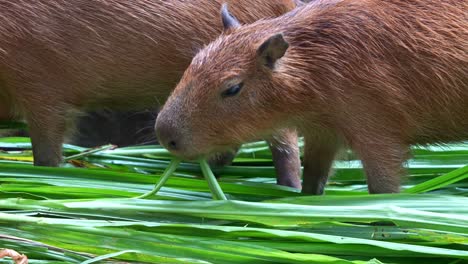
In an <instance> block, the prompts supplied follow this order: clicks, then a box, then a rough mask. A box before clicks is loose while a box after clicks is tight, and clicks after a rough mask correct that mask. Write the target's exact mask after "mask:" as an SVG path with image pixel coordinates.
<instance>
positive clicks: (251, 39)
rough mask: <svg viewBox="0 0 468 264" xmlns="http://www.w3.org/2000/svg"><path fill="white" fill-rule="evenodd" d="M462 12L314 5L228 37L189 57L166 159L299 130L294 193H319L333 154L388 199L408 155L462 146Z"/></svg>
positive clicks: (173, 102) (175, 97)
mask: <svg viewBox="0 0 468 264" xmlns="http://www.w3.org/2000/svg"><path fill="white" fill-rule="evenodd" d="M467 11H468V1H466V0H385V1H384V0H322V1H314V2H312V3H310V4H308V5H304V6H303V7H301V8H297V9H295V10H294V11H292V12H289V13H287V14H285V15H283V16H280V17H278V18H273V19H268V20H262V21H258V22H255V23H253V24H251V25H245V26H233V27H231V29H230V31H231V32H230V33H229V34H224V35H222V36H220V37H219V38H218V39H217V40H216V41H214V42H212V43H211V44H209V45H208V46H207V47H206V48H204V49H203V50H202V51H200V52H199V53H198V54H197V55H196V56H195V57H194V59H193V61H192V63H191V65H190V66H189V68H188V69H187V70H186V72H185V74H184V76H183V77H182V79H181V81H180V83H179V84H178V86H177V88H176V89H175V90H174V92H173V94H172V95H171V97H170V98H169V100H168V101H167V103H166V105H165V107H164V108H163V110H162V111H161V112H160V113H159V117H158V120H157V124H156V130H158V129H165V130H169V129H168V128H167V127H170V128H171V129H176V128H177V129H178V128H179V127H183V128H184V129H183V130H179V131H185V133H184V134H177V137H176V139H177V141H178V144H179V145H180V146H181V147H180V148H179V149H178V150H177V151H174V152H175V153H177V154H179V155H181V156H189V157H196V156H203V155H206V154H208V153H210V152H211V151H214V150H218V149H222V148H223V147H225V146H227V145H231V144H236V143H237V142H242V141H245V140H249V139H250V138H251V137H252V136H261V135H267V134H268V133H270V132H271V131H273V130H275V129H278V128H280V127H297V128H298V129H299V130H300V132H302V133H303V135H304V137H305V149H304V176H303V192H307V193H314V194H321V193H323V189H324V186H325V184H326V181H327V178H328V174H329V171H330V167H331V164H332V161H333V159H334V157H335V155H336V153H337V151H338V150H339V149H340V148H342V147H343V146H349V147H351V148H352V149H353V150H354V151H355V152H356V153H357V154H358V155H359V157H360V159H361V160H362V163H363V167H364V170H365V172H366V175H367V181H368V186H369V191H370V192H371V193H391V192H398V191H399V178H400V177H399V176H401V174H402V173H403V170H402V162H404V161H405V159H406V158H407V155H408V152H409V145H411V144H427V143H444V142H451V141H459V140H463V139H467V138H468V111H467V109H468V79H467V78H468V13H467ZM223 15H224V16H225V14H223ZM233 24H235V23H233ZM239 87H240V88H239ZM175 112H177V113H179V114H178V116H177V117H176V115H175ZM183 113H192V114H191V115H190V116H187V115H184V114H183ZM169 116H170V117H171V118H172V120H173V121H172V123H169V122H167V121H168V118H167V117H169ZM201 120H207V121H206V122H200V121H201ZM226 123H229V124H232V125H231V126H229V129H228V130H226V131H225V132H224V133H223V134H222V136H223V137H214V136H212V135H213V134H214V133H215V132H217V131H219V130H220V129H221V128H223V127H225V124H226ZM189 135H190V143H186V142H187V140H186V139H187V137H188V136H189ZM182 146H183V147H182Z"/></svg>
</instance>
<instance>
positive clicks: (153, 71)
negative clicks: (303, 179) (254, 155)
mask: <svg viewBox="0 0 468 264" xmlns="http://www.w3.org/2000/svg"><path fill="white" fill-rule="evenodd" d="M222 2H224V1H222V0H198V1H180V0H171V1H162V0H159V1H126V0H109V1H98V0H87V1H65V0H38V1H26V0H18V1H0V105H2V109H4V108H6V109H8V110H9V111H8V112H9V114H10V115H11V118H24V119H25V120H26V121H27V123H28V126H29V131H30V136H31V140H32V144H33V153H34V164H36V165H43V166H57V165H58V164H59V163H60V161H61V160H62V155H61V143H62V141H63V135H64V133H65V131H66V130H67V128H69V127H70V126H69V123H70V122H67V120H70V119H71V118H73V117H74V116H77V115H79V114H80V113H81V111H82V110H94V109H100V108H103V107H111V108H114V109H136V110H137V109H146V108H148V107H155V106H157V105H158V104H159V103H163V102H164V101H165V99H166V98H167V96H168V95H169V93H170V92H171V91H172V89H173V88H174V87H175V85H176V83H177V82H178V80H179V78H180V77H181V75H182V73H183V71H184V69H185V68H186V67H187V66H188V65H189V63H190V61H191V59H192V57H193V56H194V55H195V54H196V52H197V51H198V50H199V49H201V48H202V47H203V46H204V45H205V44H207V43H208V42H209V41H210V40H213V39H215V38H216V37H217V36H218V35H219V34H220V33H221V32H222V30H223V26H222V21H221V18H220V17H219V15H218V14H219V10H220V8H221V3H222ZM227 2H228V3H229V4H230V5H231V7H232V11H233V12H234V13H235V14H236V15H237V16H238V17H239V20H240V21H242V22H243V23H251V22H254V21H256V20H258V19H260V18H268V17H276V16H278V15H281V14H283V13H285V12H287V11H289V10H292V9H293V8H294V7H295V3H294V1H292V0H268V1H267V0H241V1H239V0H236V1H227ZM282 138H285V140H287V139H289V138H294V136H291V137H290V136H286V137H282ZM283 143H285V144H283ZM289 146H291V147H289ZM276 148H278V149H279V150H280V152H281V153H283V154H284V155H289V156H291V159H296V160H297V161H296V163H295V164H296V165H297V166H296V165H295V167H297V168H291V169H288V170H285V171H284V172H283V173H280V174H281V175H286V176H287V177H288V176H289V175H293V174H298V173H299V170H300V168H299V162H298V160H299V157H298V150H297V145H296V143H294V142H284V140H282V142H281V144H280V146H278V147H276ZM289 148H290V150H289ZM283 149H284V150H285V151H283ZM281 175H280V176H279V177H280V178H281V177H283V176H281ZM286 181H288V180H286ZM291 182H293V184H291V185H294V184H296V185H297V184H298V183H299V178H298V177H297V175H296V176H295V179H292V180H291Z"/></svg>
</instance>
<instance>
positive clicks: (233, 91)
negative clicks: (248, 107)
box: [221, 83, 244, 98]
mask: <svg viewBox="0 0 468 264" xmlns="http://www.w3.org/2000/svg"><path fill="white" fill-rule="evenodd" d="M242 86H244V83H238V84H236V85H233V86H231V87H229V89H227V90H225V91H223V93H222V94H221V97H223V98H226V97H230V96H234V95H236V94H238V93H239V92H240V90H241V89H242Z"/></svg>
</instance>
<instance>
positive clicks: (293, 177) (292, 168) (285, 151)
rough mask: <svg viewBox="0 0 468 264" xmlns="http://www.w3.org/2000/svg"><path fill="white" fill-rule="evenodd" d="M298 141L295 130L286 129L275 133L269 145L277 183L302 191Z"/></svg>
mask: <svg viewBox="0 0 468 264" xmlns="http://www.w3.org/2000/svg"><path fill="white" fill-rule="evenodd" d="M297 141H298V139H297V132H296V130H295V129H284V130H281V131H279V132H277V133H275V134H274V135H273V136H272V137H271V138H270V139H269V140H268V143H269V144H270V150H271V153H272V155H273V163H274V165H275V170H276V183H277V184H279V185H284V186H289V187H293V188H297V189H300V188H301V159H300V153H299V146H298V144H297V143H298V142H297Z"/></svg>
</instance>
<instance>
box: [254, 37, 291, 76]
mask: <svg viewBox="0 0 468 264" xmlns="http://www.w3.org/2000/svg"><path fill="white" fill-rule="evenodd" d="M288 47H289V44H288V42H286V40H284V38H283V34H281V33H280V34H276V35H273V36H271V37H269V38H268V39H267V40H265V42H263V43H262V45H260V47H258V49H257V56H258V60H259V62H260V64H261V65H264V66H266V67H268V68H270V69H273V67H274V66H275V62H276V61H277V60H278V59H280V58H281V57H283V55H284V54H285V53H286V50H287V49H288Z"/></svg>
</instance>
